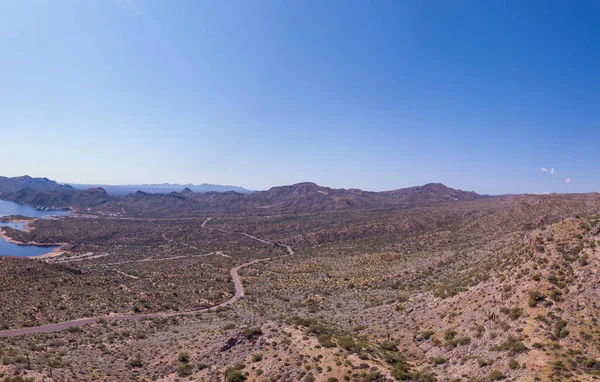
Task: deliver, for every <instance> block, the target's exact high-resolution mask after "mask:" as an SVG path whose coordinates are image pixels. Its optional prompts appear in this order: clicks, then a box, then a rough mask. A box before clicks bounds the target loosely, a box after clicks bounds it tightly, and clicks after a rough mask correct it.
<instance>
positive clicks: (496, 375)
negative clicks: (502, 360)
mask: <svg viewBox="0 0 600 382" xmlns="http://www.w3.org/2000/svg"><path fill="white" fill-rule="evenodd" d="M505 378H506V377H505V376H504V374H502V373H501V372H500V371H498V370H494V371H492V372H491V373H490V375H489V376H488V380H490V381H501V380H503V379H505Z"/></svg>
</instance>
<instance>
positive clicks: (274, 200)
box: [0, 182, 485, 215]
mask: <svg viewBox="0 0 600 382" xmlns="http://www.w3.org/2000/svg"><path fill="white" fill-rule="evenodd" d="M0 197H1V198H3V199H6V200H11V201H15V202H19V203H24V204H29V205H34V206H44V207H55V208H56V207H75V208H85V209H89V208H92V209H94V208H97V209H99V212H109V211H108V210H110V212H114V204H115V203H112V204H110V205H107V204H106V203H107V202H109V201H113V202H116V203H119V205H121V206H122V207H123V208H125V210H126V211H127V212H128V213H129V214H133V215H157V214H170V215H183V214H196V213H202V212H207V211H221V212H250V213H254V214H261V213H299V212H316V211H335V210H343V209H355V208H385V207H397V206H420V205H431V204H435V203H444V202H451V201H460V200H475V199H480V198H484V197H485V196H482V195H479V194H476V193H475V192H468V191H461V190H455V189H453V188H449V187H446V186H444V185H443V184H426V185H424V186H419V187H410V188H404V189H399V190H394V191H385V192H370V191H362V190H359V189H343V188H342V189H333V188H329V187H322V186H319V185H317V184H314V183H309V182H305V183H298V184H293V185H289V186H279V187H273V188H271V189H269V190H266V191H259V192H255V193H252V194H243V193H238V192H235V191H229V192H207V193H195V192H193V191H192V190H190V189H189V188H186V189H184V190H182V191H181V192H180V193H179V192H171V193H169V194H151V193H147V192H143V191H138V192H135V193H133V194H129V195H126V196H122V197H112V196H110V195H108V194H107V193H106V192H105V191H104V189H102V188H94V189H89V190H85V191H79V190H74V189H68V190H53V191H39V190H35V189H30V188H25V189H22V190H19V191H14V192H8V193H3V194H0ZM105 210H106V211H105ZM119 210H120V208H119Z"/></svg>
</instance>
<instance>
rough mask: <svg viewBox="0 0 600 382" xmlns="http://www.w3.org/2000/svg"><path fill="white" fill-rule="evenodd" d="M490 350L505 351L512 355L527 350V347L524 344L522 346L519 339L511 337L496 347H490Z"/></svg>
mask: <svg viewBox="0 0 600 382" xmlns="http://www.w3.org/2000/svg"><path fill="white" fill-rule="evenodd" d="M491 350H507V351H510V352H512V353H519V352H522V351H525V350H527V346H525V344H523V342H521V340H520V339H518V338H516V337H513V336H508V338H507V339H506V341H504V342H503V343H501V344H500V345H498V346H494V347H492V349H491Z"/></svg>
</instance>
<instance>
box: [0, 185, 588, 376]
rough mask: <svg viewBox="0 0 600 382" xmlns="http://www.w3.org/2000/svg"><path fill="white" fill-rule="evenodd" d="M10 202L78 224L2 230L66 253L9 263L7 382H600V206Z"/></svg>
mask: <svg viewBox="0 0 600 382" xmlns="http://www.w3.org/2000/svg"><path fill="white" fill-rule="evenodd" d="M0 190H2V192H1V193H0V194H1V195H0V197H1V198H2V199H4V200H7V201H11V202H16V203H19V204H18V205H19V206H21V207H20V208H25V207H26V206H32V207H35V208H37V210H36V211H40V210H41V211H42V212H43V213H44V214H46V215H47V214H51V213H52V212H55V211H63V213H61V214H58V215H54V216H49V217H48V216H46V217H42V216H44V215H41V214H38V215H37V216H36V217H30V216H23V215H18V214H13V215H8V216H4V217H3V218H2V221H3V222H5V227H3V228H2V230H3V232H2V236H3V238H4V239H6V240H9V241H12V242H14V243H20V244H37V245H54V246H56V247H57V248H58V249H54V250H53V251H51V250H52V249H53V248H50V249H48V252H50V253H49V254H48V255H46V256H43V257H42V258H27V257H14V256H5V257H1V258H0V301H2V311H1V312H0V327H1V328H2V329H1V330H0V337H1V340H0V358H1V359H2V365H0V374H2V375H3V376H4V378H6V380H7V381H22V380H25V381H27V380H35V381H37V380H40V381H44V380H46V381H50V380H53V381H54V380H56V381H71V380H82V381H83V380H89V381H96V380H103V381H129V380H131V381H134V380H139V381H151V380H156V381H176V380H198V381H220V380H226V381H244V380H247V381H327V382H332V381H395V380H400V381H404V380H405V381H496V380H498V381H499V380H507V381H510V380H512V381H517V380H519V381H548V380H553V381H554V380H556V381H560V380H572V381H574V380H579V381H587V380H595V379H596V378H597V375H598V374H600V327H599V326H598V318H599V317H598V315H599V313H598V309H597V307H596V301H598V298H599V297H600V290H599V288H598V285H599V283H600V278H599V277H600V273H599V272H600V257H599V253H598V249H597V244H600V243H599V240H600V237H599V236H600V195H599V194H595V193H592V194H551V195H514V196H488V195H479V194H476V193H474V192H466V191H460V190H455V189H452V188H448V187H446V186H444V185H441V184H427V185H425V186H420V187H413V188H408V189H399V190H395V191H389V192H365V191H361V190H357V189H348V190H344V189H330V188H327V187H321V186H317V185H316V184H312V183H300V184H295V185H291V186H282V187H275V188H272V189H270V190H268V191H258V192H254V193H244V194H239V193H237V192H235V191H229V192H209V193H195V192H193V191H191V190H189V189H186V190H182V191H181V192H171V193H168V194H160V193H158V194H156V193H146V192H142V191H139V192H135V193H132V194H128V195H123V196H113V195H110V194H108V193H107V192H106V191H104V190H103V189H101V188H95V189H88V190H77V189H73V188H72V187H70V186H66V185H60V184H57V183H55V182H52V181H49V180H47V179H37V178H30V177H20V178H2V179H1V180H0ZM31 209H32V210H33V208H31ZM65 209H68V213H66V211H65ZM6 223H12V225H6ZM15 312H19V313H18V314H15Z"/></svg>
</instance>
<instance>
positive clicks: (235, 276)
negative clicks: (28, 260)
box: [0, 218, 294, 338]
mask: <svg viewBox="0 0 600 382" xmlns="http://www.w3.org/2000/svg"><path fill="white" fill-rule="evenodd" d="M211 219H212V218H209V219H207V220H206V221H205V222H204V223H202V228H208V227H206V223H208V222H209V221H210V220H211ZM242 234H243V235H245V236H248V237H250V238H253V239H255V240H257V241H260V242H262V243H267V244H271V243H270V242H268V241H266V240H263V239H260V238H257V237H254V236H251V235H248V234H245V233H242ZM277 245H278V246H280V247H283V248H286V249H287V251H288V255H287V256H292V255H293V254H294V250H293V249H292V248H291V247H290V246H289V245H283V244H277ZM287 256H286V257H287ZM268 260H271V258H270V257H268V258H264V259H258V260H253V261H250V262H248V263H245V264H242V265H238V266H237V267H234V268H232V269H231V270H230V271H229V273H230V275H231V279H232V280H233V284H234V286H235V293H234V294H233V296H231V298H229V299H228V300H227V301H224V302H222V303H220V304H217V305H214V306H211V307H210V308H203V309H197V310H190V311H186V312H176V313H151V314H129V315H118V314H117V315H108V316H104V317H91V318H79V319H76V320H71V321H64V322H59V323H56V324H48V325H42V326H32V327H27V328H19V329H9V330H2V331H0V338H6V337H16V336H22V335H25V334H34V333H51V332H57V331H60V330H67V329H69V328H73V327H81V326H84V325H88V324H93V323H97V322H100V321H115V320H131V321H134V320H140V319H142V318H168V317H177V316H183V315H188V314H197V313H203V312H210V311H212V310H215V309H218V308H221V307H225V306H229V305H232V304H235V303H236V302H237V301H238V300H239V299H240V297H242V296H244V286H243V285H242V280H241V279H240V275H239V273H238V272H239V270H240V269H242V268H245V267H248V266H250V265H253V264H256V263H259V262H263V261H268Z"/></svg>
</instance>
